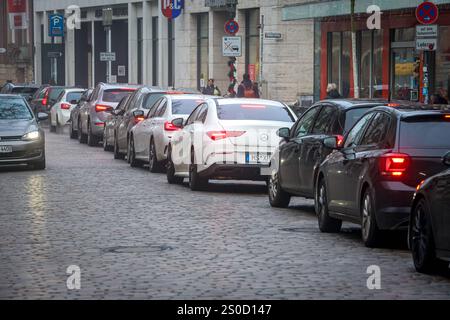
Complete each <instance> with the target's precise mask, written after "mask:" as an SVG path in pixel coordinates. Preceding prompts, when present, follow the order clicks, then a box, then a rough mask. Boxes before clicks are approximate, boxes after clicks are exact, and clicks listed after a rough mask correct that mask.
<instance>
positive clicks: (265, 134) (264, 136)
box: [259, 133, 269, 142]
mask: <svg viewBox="0 0 450 320" xmlns="http://www.w3.org/2000/svg"><path fill="white" fill-rule="evenodd" d="M259 138H260V139H261V141H264V142H266V141H268V140H269V135H268V134H267V133H263V134H262V135H261V136H260V137H259Z"/></svg>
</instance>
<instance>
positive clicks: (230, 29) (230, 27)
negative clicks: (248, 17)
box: [225, 19, 239, 36]
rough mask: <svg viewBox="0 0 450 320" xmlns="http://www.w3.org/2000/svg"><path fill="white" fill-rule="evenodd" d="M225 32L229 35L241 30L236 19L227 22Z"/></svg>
mask: <svg viewBox="0 0 450 320" xmlns="http://www.w3.org/2000/svg"><path fill="white" fill-rule="evenodd" d="M225 32H226V33H227V34H229V35H232V36H234V35H235V34H236V33H238V32H239V23H237V21H236V20H234V19H231V20H228V21H227V22H226V23H225Z"/></svg>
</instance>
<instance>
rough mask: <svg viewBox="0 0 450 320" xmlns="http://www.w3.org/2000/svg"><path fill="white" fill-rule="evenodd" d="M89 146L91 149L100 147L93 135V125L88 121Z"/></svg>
mask: <svg viewBox="0 0 450 320" xmlns="http://www.w3.org/2000/svg"><path fill="white" fill-rule="evenodd" d="M87 144H88V146H89V147H96V146H98V139H97V137H96V136H94V135H93V133H92V128H91V123H90V121H88V136H87Z"/></svg>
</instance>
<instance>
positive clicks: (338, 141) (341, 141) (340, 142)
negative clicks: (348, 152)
mask: <svg viewBox="0 0 450 320" xmlns="http://www.w3.org/2000/svg"><path fill="white" fill-rule="evenodd" d="M344 139H345V138H344V136H341V135H340V134H338V135H337V136H336V145H337V146H338V147H342V145H343V144H344Z"/></svg>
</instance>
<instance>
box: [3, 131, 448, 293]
mask: <svg viewBox="0 0 450 320" xmlns="http://www.w3.org/2000/svg"><path fill="white" fill-rule="evenodd" d="M46 138H47V170H46V171H43V172H40V171H30V170H14V171H11V170H9V171H8V170H4V169H2V171H1V172H0V190H1V191H0V204H1V206H0V261H1V263H0V299H349V298H350V299H448V298H450V278H449V277H448V276H445V275H436V276H427V275H422V274H419V273H417V272H416V271H415V270H414V267H413V263H412V259H411V255H410V253H409V252H408V251H407V249H406V246H405V245H404V244H403V243H395V244H393V245H392V246H391V247H390V248H385V249H372V250H371V249H367V248H365V247H364V245H363V244H362V242H361V240H360V233H359V228H357V227H354V226H353V225H350V224H346V225H345V227H344V231H343V232H342V233H340V234H337V235H329V234H322V233H320V231H319V229H318V227H317V220H316V217H315V215H314V209H313V206H312V204H313V203H312V201H309V200H308V201H305V200H303V199H295V200H294V202H293V206H291V207H290V208H289V209H287V210H276V209H272V208H271V207H270V205H269V202H268V199H267V196H266V194H265V185H264V184H258V183H247V184H245V183H244V184H238V183H223V182H213V183H212V184H211V187H210V188H209V191H208V192H200V193H193V192H191V191H190V190H189V189H188V187H187V186H171V185H168V184H167V182H166V177H165V175H162V174H159V175H154V174H150V173H149V172H148V171H147V170H146V169H132V168H130V167H129V166H128V165H127V163H126V162H124V161H119V160H113V156H112V154H110V153H105V152H103V150H102V149H101V148H89V147H87V146H85V145H80V144H79V143H78V141H76V140H75V141H74V140H69V138H68V135H67V134H59V135H57V134H52V133H48V132H47V136H46ZM70 265H77V266H79V267H80V268H81V290H78V291H77V290H75V291H70V290H68V289H67V286H66V280H67V277H68V275H67V274H66V269H67V267H68V266H70ZM370 265H377V266H379V267H380V268H381V285H382V288H381V290H369V289H367V286H366V281H367V278H368V277H369V275H368V274H367V273H366V270H367V267H368V266H370Z"/></svg>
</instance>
